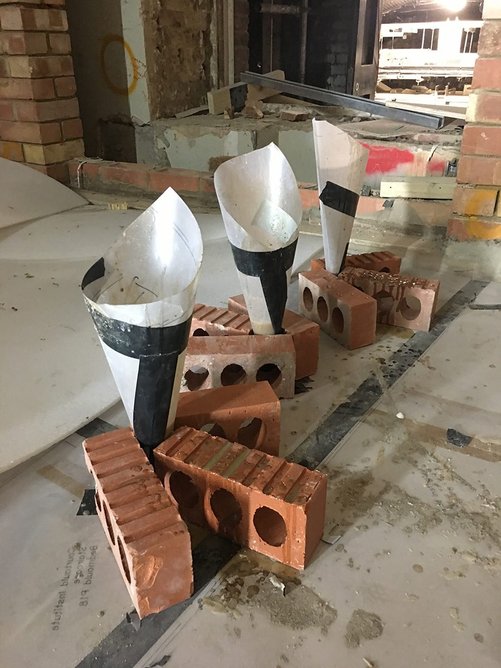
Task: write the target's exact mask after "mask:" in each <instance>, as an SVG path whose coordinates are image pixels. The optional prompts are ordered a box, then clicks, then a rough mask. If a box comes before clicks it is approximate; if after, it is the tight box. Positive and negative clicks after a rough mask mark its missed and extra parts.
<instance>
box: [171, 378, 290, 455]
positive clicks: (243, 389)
mask: <svg viewBox="0 0 501 668" xmlns="http://www.w3.org/2000/svg"><path fill="white" fill-rule="evenodd" d="M210 425H213V426H212V427H211V428H210V430H209V429H208V427H209V426H210ZM179 427H193V428H194V429H204V430H205V431H209V433H210V434H211V435H212V436H221V437H222V438H226V439H228V440H229V441H232V442H236V443H240V444H241V445H245V446H246V447H248V448H252V449H255V450H262V451H263V452H267V453H268V454H269V455H278V454H279V448H280V401H279V400H278V397H277V395H276V394H275V392H274V391H273V389H272V388H271V386H270V384H269V383H267V382H263V383H253V384H248V385H232V386H228V387H216V388H214V389H212V390H199V391H198V392H182V393H181V395H180V396H179V403H178V407H177V414H176V421H175V423H174V428H175V429H178V428H179Z"/></svg>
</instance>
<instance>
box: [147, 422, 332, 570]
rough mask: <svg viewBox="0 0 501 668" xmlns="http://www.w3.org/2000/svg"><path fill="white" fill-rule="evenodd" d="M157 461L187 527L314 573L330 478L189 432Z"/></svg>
mask: <svg viewBox="0 0 501 668" xmlns="http://www.w3.org/2000/svg"><path fill="white" fill-rule="evenodd" d="M154 456H155V464H156V470H157V472H158V474H159V475H160V476H161V477H162V479H163V480H164V484H165V486H166V489H167V490H168V491H169V493H171V494H172V495H173V497H174V498H175V499H176V500H177V501H178V503H179V512H180V513H181V515H182V516H183V517H184V519H185V520H187V521H191V522H194V523H196V524H199V525H201V526H208V527H209V528H210V529H212V530H213V531H215V532H216V533H219V534H221V535H223V536H226V537H228V538H230V539H231V540H234V541H235V542H237V543H239V544H241V545H245V546H247V547H250V548H251V549H252V550H256V551H257V552H261V553H262V554H265V555H267V556H269V557H271V558H273V559H276V560H277V561H280V562H282V563H284V564H287V565H289V566H292V567H293V568H297V569H303V568H305V567H306V566H307V564H308V562H309V561H310V560H311V558H312V556H313V553H314V551H315V549H316V547H317V545H318V543H319V541H320V539H321V537H322V533H323V527H324V520H325V505H326V492H327V479H326V476H325V475H324V474H322V473H320V472H319V471H310V470H309V469H306V468H304V467H303V466H300V465H299V464H294V463H291V462H287V461H286V460H285V459H281V458H280V457H273V456H271V455H268V454H266V453H263V452H259V451H257V450H249V448H246V447H244V446H243V445H239V444H236V443H231V442H230V441H227V440H225V439H222V438H219V437H216V436H210V435H209V434H207V433H206V432H202V431H197V430H195V429H191V428H189V427H183V428H181V429H179V430H178V431H176V432H175V433H174V434H173V435H172V436H171V437H170V438H168V439H167V440H166V441H164V442H163V443H161V444H160V445H159V446H158V447H157V448H156V449H155V451H154Z"/></svg>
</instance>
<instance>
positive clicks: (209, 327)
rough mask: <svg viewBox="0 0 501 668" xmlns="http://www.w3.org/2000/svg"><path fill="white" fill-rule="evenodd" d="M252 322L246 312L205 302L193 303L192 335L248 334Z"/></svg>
mask: <svg viewBox="0 0 501 668" xmlns="http://www.w3.org/2000/svg"><path fill="white" fill-rule="evenodd" d="M251 331H252V324H251V321H250V320H249V318H248V316H247V314H241V313H235V312H234V311H229V310H227V309H222V308H217V307H215V306H206V305H205V304H195V308H194V309H193V318H192V321H191V335H192V336H193V335H194V336H204V335H209V336H242V335H249V334H250V333H251Z"/></svg>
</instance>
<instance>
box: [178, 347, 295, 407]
mask: <svg viewBox="0 0 501 668" xmlns="http://www.w3.org/2000/svg"><path fill="white" fill-rule="evenodd" d="M295 376H296V353H295V350H294V344H293V341H292V337H291V336H289V335H288V334H279V335H276V336H193V337H191V338H190V340H189V342H188V350H187V354H186V359H185V363H184V372H183V382H182V384H181V391H194V390H207V389H210V388H212V387H221V386H222V385H223V386H226V385H239V384H241V383H255V382H256V381H261V380H267V381H268V382H269V383H270V385H271V386H272V387H273V389H274V391H275V393H276V394H277V396H278V397H279V398H281V399H282V398H290V397H293V396H294V385H295Z"/></svg>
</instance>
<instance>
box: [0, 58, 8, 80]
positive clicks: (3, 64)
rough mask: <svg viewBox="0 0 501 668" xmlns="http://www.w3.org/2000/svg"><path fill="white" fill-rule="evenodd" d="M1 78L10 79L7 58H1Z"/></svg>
mask: <svg viewBox="0 0 501 668" xmlns="http://www.w3.org/2000/svg"><path fill="white" fill-rule="evenodd" d="M0 77H1V78H2V79H5V78H7V77H10V69H9V61H8V58H7V56H0Z"/></svg>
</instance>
